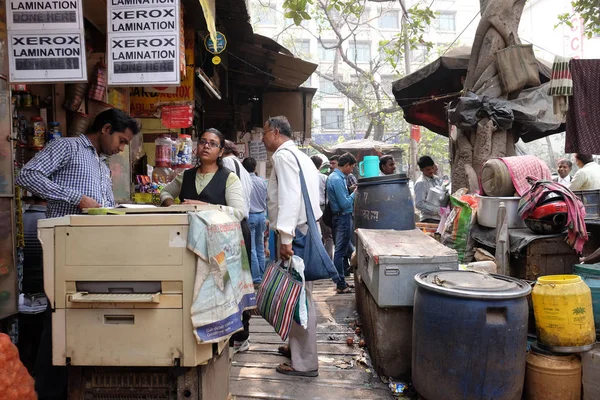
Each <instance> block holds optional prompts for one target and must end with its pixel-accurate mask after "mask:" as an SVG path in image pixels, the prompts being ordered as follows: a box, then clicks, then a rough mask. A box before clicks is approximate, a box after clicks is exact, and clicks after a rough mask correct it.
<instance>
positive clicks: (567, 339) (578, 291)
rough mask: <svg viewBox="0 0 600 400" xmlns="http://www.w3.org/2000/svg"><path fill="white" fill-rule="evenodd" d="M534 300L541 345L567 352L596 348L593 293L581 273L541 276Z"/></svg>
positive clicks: (556, 350)
mask: <svg viewBox="0 0 600 400" xmlns="http://www.w3.org/2000/svg"><path fill="white" fill-rule="evenodd" d="M532 300H533V313H534V315H535V323H536V325H537V335H538V342H539V344H540V347H544V348H547V349H548V350H551V351H554V352H563V353H574V352H580V351H588V350H590V349H591V348H592V345H593V344H594V342H595V341H596V331H595V328H594V312H593V309H592V292H591V291H590V288H589V287H588V286H587V285H586V284H585V282H583V280H582V279H581V278H580V277H579V276H577V275H549V276H542V277H540V278H538V280H537V283H536V285H535V287H534V288H533V292H532Z"/></svg>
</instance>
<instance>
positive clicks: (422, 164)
mask: <svg viewBox="0 0 600 400" xmlns="http://www.w3.org/2000/svg"><path fill="white" fill-rule="evenodd" d="M417 165H418V166H419V168H421V169H423V168H427V167H433V166H434V165H435V163H434V162H433V158H431V157H429V156H422V157H421V158H419V161H417Z"/></svg>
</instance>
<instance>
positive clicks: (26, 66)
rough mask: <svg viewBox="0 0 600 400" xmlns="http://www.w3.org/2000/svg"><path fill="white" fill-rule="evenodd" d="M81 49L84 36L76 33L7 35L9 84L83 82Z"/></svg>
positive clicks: (15, 33) (83, 71) (83, 68)
mask: <svg viewBox="0 0 600 400" xmlns="http://www.w3.org/2000/svg"><path fill="white" fill-rule="evenodd" d="M84 49H85V47H84V42H83V36H82V35H81V34H80V33H79V32H74V33H42V32H40V33H30V32H23V33H21V32H10V33H9V34H8V51H9V55H10V60H9V62H10V81H11V82H70V81H85V80H87V72H86V62H85V50H84Z"/></svg>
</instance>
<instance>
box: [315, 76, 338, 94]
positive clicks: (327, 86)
mask: <svg viewBox="0 0 600 400" xmlns="http://www.w3.org/2000/svg"><path fill="white" fill-rule="evenodd" d="M319 92H320V93H321V96H337V95H339V94H340V92H339V90H337V89H336V87H335V86H334V84H333V82H331V81H330V80H329V79H326V78H323V77H321V78H319Z"/></svg>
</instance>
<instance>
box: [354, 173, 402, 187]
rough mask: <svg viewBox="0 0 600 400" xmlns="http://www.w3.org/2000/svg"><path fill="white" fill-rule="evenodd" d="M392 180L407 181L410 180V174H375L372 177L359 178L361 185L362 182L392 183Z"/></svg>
mask: <svg viewBox="0 0 600 400" xmlns="http://www.w3.org/2000/svg"><path fill="white" fill-rule="evenodd" d="M392 181H400V182H402V183H406V182H408V175H406V174H393V175H382V176H373V177H370V178H358V185H359V186H360V185H361V184H374V183H392Z"/></svg>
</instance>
